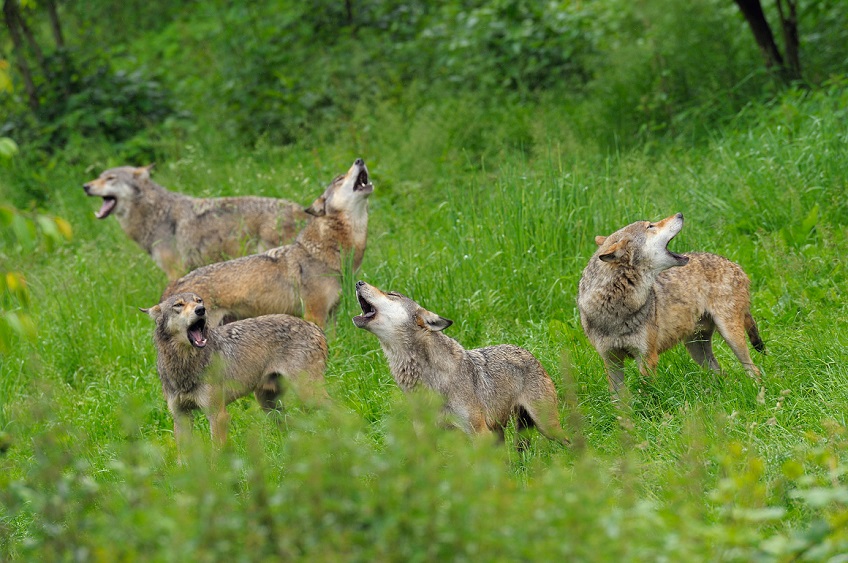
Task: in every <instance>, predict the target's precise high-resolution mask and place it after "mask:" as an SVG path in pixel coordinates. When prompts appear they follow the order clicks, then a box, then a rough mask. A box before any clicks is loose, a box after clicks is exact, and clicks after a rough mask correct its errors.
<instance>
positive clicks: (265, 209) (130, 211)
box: [83, 164, 310, 280]
mask: <svg viewBox="0 0 848 563" xmlns="http://www.w3.org/2000/svg"><path fill="white" fill-rule="evenodd" d="M152 166H153V165H152V164H151V165H150V166H145V167H141V168H133V167H131V166H123V167H121V168H112V169H110V170H106V171H105V172H103V173H102V174H101V175H100V177H99V178H97V179H96V180H92V181H91V182H88V183H86V184H84V185H83V187H84V188H85V193H86V194H88V195H89V196H92V197H93V196H97V197H101V198H103V206H102V207H101V208H100V210H99V211H97V212H96V213H95V216H96V217H97V218H98V219H105V218H106V217H108V216H109V215H112V214H114V215H115V217H117V219H118V222H119V223H120V224H121V228H122V229H124V232H125V233H127V235H128V236H129V237H130V238H131V239H133V240H134V241H135V242H136V243H138V245H139V246H141V247H142V248H143V249H144V250H146V251H147V253H148V254H150V256H151V257H152V258H153V260H154V261H155V262H156V264H157V265H158V266H159V267H160V268H162V270H164V271H165V273H166V274H167V275H168V279H169V280H175V279H177V278H179V277H180V276H182V275H183V274H185V273H186V272H188V271H190V270H193V269H195V268H197V267H199V266H203V265H205V264H211V263H213V262H218V261H220V260H226V259H228V258H234V257H237V256H244V255H245V254H249V253H252V252H257V251H258V252H262V251H264V250H267V249H269V248H274V247H276V246H280V245H281V244H285V243H287V242H289V241H291V240H292V239H294V237H295V235H296V234H297V231H298V228H299V226H300V225H304V224H306V222H307V221H308V220H309V219H310V217H309V215H307V214H306V213H304V211H303V209H302V208H301V207H300V206H299V205H296V204H294V203H291V202H289V201H285V200H282V199H274V198H270V197H221V198H207V199H198V198H193V197H189V196H186V195H182V194H178V193H174V192H170V191H168V190H166V189H165V188H163V187H162V186H160V185H158V184H156V183H155V182H153V180H151V179H150V169H151V167H152Z"/></svg>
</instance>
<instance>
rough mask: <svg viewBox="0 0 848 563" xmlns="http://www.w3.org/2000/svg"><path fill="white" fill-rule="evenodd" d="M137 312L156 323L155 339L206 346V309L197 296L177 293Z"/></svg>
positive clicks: (199, 346)
mask: <svg viewBox="0 0 848 563" xmlns="http://www.w3.org/2000/svg"><path fill="white" fill-rule="evenodd" d="M139 310H140V311H141V312H142V313H147V314H148V315H149V316H150V318H152V319H153V320H154V321H156V334H157V337H161V338H166V339H168V340H170V341H172V342H174V343H176V344H178V345H183V346H194V347H195V348H203V347H204V346H206V343H207V336H208V332H207V322H206V307H204V305H203V299H201V298H200V297H199V296H198V295H196V294H194V293H178V294H176V295H172V296H171V297H169V298H168V299H166V300H165V301H163V302H161V303H159V304H158V305H154V306H153V307H150V308H149V309H143V308H139Z"/></svg>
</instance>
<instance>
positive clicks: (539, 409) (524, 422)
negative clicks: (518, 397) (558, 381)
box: [515, 383, 571, 446]
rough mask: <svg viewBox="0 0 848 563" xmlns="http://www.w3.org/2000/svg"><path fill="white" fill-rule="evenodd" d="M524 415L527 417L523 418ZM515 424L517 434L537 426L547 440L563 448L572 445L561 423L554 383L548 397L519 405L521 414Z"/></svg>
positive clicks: (547, 394)
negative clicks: (557, 443)
mask: <svg viewBox="0 0 848 563" xmlns="http://www.w3.org/2000/svg"><path fill="white" fill-rule="evenodd" d="M522 411H523V412H522ZM522 414H523V415H526V416H522ZM515 422H516V424H515V430H516V433H519V432H520V431H521V430H524V429H525V428H531V427H532V426H535V427H536V428H537V429H538V430H539V432H541V433H542V436H544V437H545V438H547V439H549V440H553V441H554V442H559V443H560V444H562V445H563V446H570V445H571V440H569V439H568V436H567V435H566V433H565V430H563V429H562V426H561V425H560V423H559V412H558V409H557V403H556V391H555V390H554V389H553V383H551V388H550V389H549V390H548V393H546V396H543V397H536V398H535V400H530V401H526V402H522V403H520V404H519V414H518V417H517V418H516V421H515Z"/></svg>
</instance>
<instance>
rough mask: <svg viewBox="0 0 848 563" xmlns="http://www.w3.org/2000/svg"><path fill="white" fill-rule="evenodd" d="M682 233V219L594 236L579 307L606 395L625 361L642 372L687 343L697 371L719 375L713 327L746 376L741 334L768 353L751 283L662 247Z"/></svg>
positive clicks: (728, 267)
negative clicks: (632, 362) (601, 370)
mask: <svg viewBox="0 0 848 563" xmlns="http://www.w3.org/2000/svg"><path fill="white" fill-rule="evenodd" d="M682 228H683V214H682V213H678V214H677V215H673V216H671V217H668V218H666V219H663V220H662V221H659V222H656V223H654V222H650V221H638V222H636V223H633V224H631V225H628V226H626V227H624V228H622V229H619V230H618V231H616V232H614V233H613V234H611V235H610V236H608V237H602V236H599V237H596V238H595V242H596V243H597V244H598V250H597V251H596V252H595V254H594V255H593V256H592V258H591V260H589V264H588V265H587V266H586V269H584V270H583V277H582V278H581V280H580V289H579V294H578V298H577V305H578V308H579V309H580V321H581V324H582V325H583V330H584V331H585V332H586V336H587V337H588V338H589V341H590V342H591V343H592V345H593V346H594V347H595V349H596V350H597V351H598V353H599V354H600V355H601V357H602V358H603V360H604V364H605V365H606V368H607V374H608V378H609V385H610V390H611V391H614V392H616V393H618V391H619V389H620V388H621V385H622V383H623V381H624V369H623V366H624V360H625V359H626V358H636V359H637V360H638V362H639V371H640V372H641V373H642V374H643V375H647V374H648V373H649V372H651V371H653V370H654V369H655V368H656V366H657V361H658V357H659V354H661V353H663V352H664V351H666V350H668V349H669V348H671V347H673V346H674V345H675V344H677V343H678V342H684V343H685V344H686V349H687V350H688V351H689V354H690V355H691V356H692V358H693V359H694V360H695V361H696V362H698V363H699V364H700V365H701V366H703V367H706V368H709V369H711V370H713V371H715V372H719V371H720V367H719V365H718V362H717V361H716V358H715V356H714V355H713V349H712V335H713V332H714V331H715V330H716V329H718V331H719V332H720V333H721V335H722V336H723V337H724V339H725V340H726V341H727V343H728V345H729V346H730V348H731V349H732V350H733V353H734V354H736V357H737V358H739V361H740V362H742V365H743V366H744V367H745V369H746V370H748V372H749V373H750V374H751V375H752V376H754V377H755V378H759V376H760V371H759V369H757V366H755V365H754V362H753V361H751V356H750V354H749V353H748V347H747V345H746V343H745V334H746V333H747V334H748V338H750V339H751V344H753V346H754V348H755V349H756V350H757V351H759V352H763V353H764V352H765V345H764V344H763V341H762V340H761V339H760V334H759V332H758V331H757V324H756V323H755V322H754V318H753V317H752V316H751V312H750V308H751V297H750V294H749V292H748V286H749V285H750V281H749V280H748V276H746V275H745V272H743V271H742V268H740V267H739V266H738V265H737V264H734V263H733V262H731V261H730V260H728V259H727V258H723V257H721V256H716V255H715V254H706V253H689V254H685V255H683V254H675V253H674V252H671V251H669V250H668V248H667V245H668V243H669V241H670V240H671V239H673V238H674V237H675V236H676V235H677V233H679V232H680V230H681V229H682Z"/></svg>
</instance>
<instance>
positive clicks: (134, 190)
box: [82, 164, 153, 219]
mask: <svg viewBox="0 0 848 563" xmlns="http://www.w3.org/2000/svg"><path fill="white" fill-rule="evenodd" d="M152 168H153V165H152V164H149V165H147V166H142V167H140V168H133V167H132V166H121V167H120V168H110V169H109V170H106V171H105V172H103V173H102V174H101V175H100V176H99V177H98V178H97V179H96V180H92V181H90V182H87V183H85V184H83V185H82V187H83V189H85V193H86V194H87V195H89V196H91V197H94V196H97V197H101V198H103V206H102V207H101V208H100V210H99V211H95V212H94V216H95V217H97V218H98V219H105V218H106V217H108V216H109V215H111V214H112V212H114V211H116V210H117V211H118V214H119V215H120V214H121V213H125V212H126V210H127V209H128V208H129V206H131V205H132V201H133V200H134V199H135V198H137V197H138V196H139V188H138V182H139V181H141V180H149V179H150V170H151V169H152Z"/></svg>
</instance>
